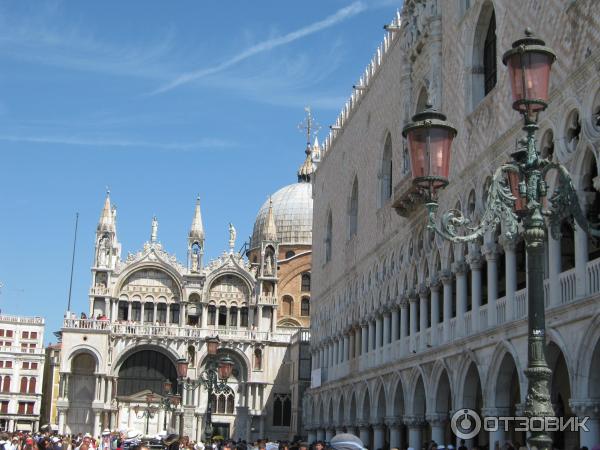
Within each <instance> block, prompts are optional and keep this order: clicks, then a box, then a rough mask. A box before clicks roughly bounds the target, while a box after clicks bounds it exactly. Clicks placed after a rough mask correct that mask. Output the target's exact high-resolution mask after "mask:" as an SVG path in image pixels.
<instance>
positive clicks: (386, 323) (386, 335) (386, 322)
mask: <svg viewBox="0 0 600 450" xmlns="http://www.w3.org/2000/svg"><path fill="white" fill-rule="evenodd" d="M391 321H392V316H391V314H390V311H389V310H387V309H386V310H385V311H384V313H383V345H387V344H389V343H390V342H391V340H390V322H391Z"/></svg>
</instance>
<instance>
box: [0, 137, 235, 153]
mask: <svg viewBox="0 0 600 450" xmlns="http://www.w3.org/2000/svg"><path fill="white" fill-rule="evenodd" d="M0 141H4V142H25V143H31V144H58V145H69V146H80V147H112V148H114V147H118V148H152V149H157V150H178V151H192V150H211V149H212V150H215V149H224V148H231V147H234V146H235V143H234V142H231V141H226V140H223V139H218V138H203V139H200V140H197V141H193V142H166V143H161V142H151V141H137V140H131V139H118V138H115V139H108V138H95V137H78V136H17V135H6V134H5V135H2V134H0Z"/></svg>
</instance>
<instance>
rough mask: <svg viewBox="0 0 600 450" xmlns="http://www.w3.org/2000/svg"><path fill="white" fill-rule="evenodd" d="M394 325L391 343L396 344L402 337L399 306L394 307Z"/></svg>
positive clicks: (392, 325)
mask: <svg viewBox="0 0 600 450" xmlns="http://www.w3.org/2000/svg"><path fill="white" fill-rule="evenodd" d="M391 314H392V320H391V322H392V324H391V336H390V342H394V341H396V340H398V339H399V337H400V307H399V306H398V305H393V306H392V312H391Z"/></svg>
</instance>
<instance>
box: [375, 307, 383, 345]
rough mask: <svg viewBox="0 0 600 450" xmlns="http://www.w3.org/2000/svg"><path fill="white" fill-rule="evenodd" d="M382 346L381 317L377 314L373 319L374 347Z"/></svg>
mask: <svg viewBox="0 0 600 450" xmlns="http://www.w3.org/2000/svg"><path fill="white" fill-rule="evenodd" d="M381 347H383V317H382V316H381V314H378V315H377V318H376V319H375V348H381Z"/></svg>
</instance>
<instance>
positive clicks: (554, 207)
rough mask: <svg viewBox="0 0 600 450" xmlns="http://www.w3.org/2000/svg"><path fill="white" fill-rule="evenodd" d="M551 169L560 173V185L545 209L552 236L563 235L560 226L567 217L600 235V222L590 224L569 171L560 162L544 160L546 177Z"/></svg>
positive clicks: (589, 232) (543, 171) (591, 232)
mask: <svg viewBox="0 0 600 450" xmlns="http://www.w3.org/2000/svg"><path fill="white" fill-rule="evenodd" d="M550 170H556V171H557V173H558V185H557V186H556V188H555V189H554V192H553V193H552V196H551V197H549V198H548V200H549V201H550V204H551V206H550V208H549V209H548V210H547V211H544V214H545V215H546V216H548V226H549V228H550V233H551V234H552V237H553V238H554V239H560V238H561V237H562V233H561V231H560V228H561V224H562V222H563V220H565V219H568V220H570V221H571V222H573V220H575V222H577V224H578V225H579V226H580V227H581V228H582V229H583V230H585V231H586V232H587V233H588V234H591V235H592V236H596V237H599V236H600V227H599V226H600V224H590V222H589V221H588V219H587V217H586V216H585V214H584V213H583V210H582V209H581V204H580V203H579V197H578V195H577V191H576V190H575V187H574V186H573V181H572V179H571V175H570V174H569V171H568V170H567V169H566V168H565V166H563V165H562V164H560V163H557V162H551V161H544V166H543V169H542V175H543V177H544V179H545V178H546V175H547V174H548V172H549V171H550Z"/></svg>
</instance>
